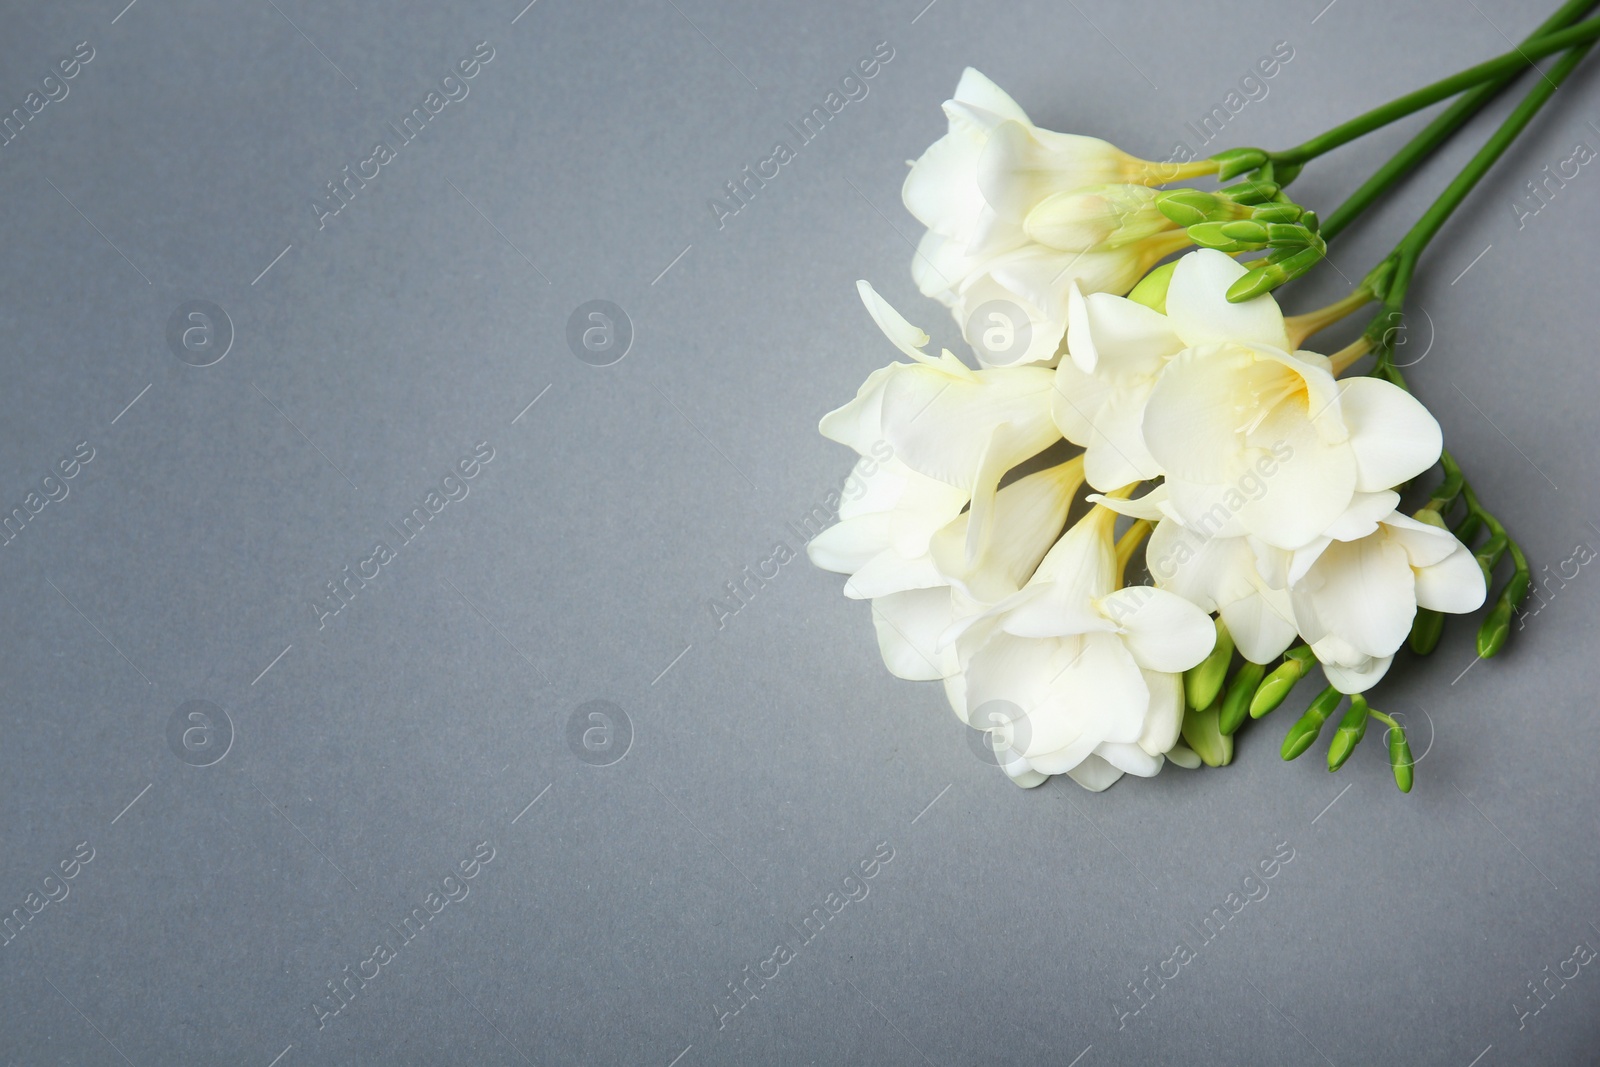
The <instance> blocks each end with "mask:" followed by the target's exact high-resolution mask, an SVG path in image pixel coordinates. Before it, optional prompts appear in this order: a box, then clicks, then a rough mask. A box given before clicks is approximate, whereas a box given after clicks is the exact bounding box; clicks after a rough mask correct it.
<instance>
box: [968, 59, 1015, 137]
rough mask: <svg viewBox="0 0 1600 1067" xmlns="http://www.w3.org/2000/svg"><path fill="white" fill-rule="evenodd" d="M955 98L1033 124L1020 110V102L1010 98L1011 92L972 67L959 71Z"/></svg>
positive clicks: (1001, 115) (999, 114)
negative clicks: (959, 75) (959, 77)
mask: <svg viewBox="0 0 1600 1067" xmlns="http://www.w3.org/2000/svg"><path fill="white" fill-rule="evenodd" d="M955 99H956V100H957V101H959V102H960V103H963V104H970V105H971V106H973V107H979V108H982V109H983V110H985V111H990V112H993V113H994V114H995V115H998V116H999V117H1000V118H1002V119H1012V120H1014V121H1016V122H1021V123H1025V124H1027V125H1029V126H1031V125H1033V123H1032V121H1031V120H1030V119H1029V118H1028V113H1027V112H1026V111H1024V110H1022V105H1021V104H1018V103H1017V102H1016V101H1015V100H1013V99H1012V98H1011V94H1009V93H1007V92H1006V91H1005V90H1004V89H1002V88H1000V86H998V85H996V84H995V83H994V82H993V81H991V80H990V79H989V78H988V77H987V76H986V75H984V74H982V73H981V72H979V71H977V70H975V69H974V68H972V67H968V68H966V69H965V70H963V71H962V72H961V80H960V81H958V82H956V91H955Z"/></svg>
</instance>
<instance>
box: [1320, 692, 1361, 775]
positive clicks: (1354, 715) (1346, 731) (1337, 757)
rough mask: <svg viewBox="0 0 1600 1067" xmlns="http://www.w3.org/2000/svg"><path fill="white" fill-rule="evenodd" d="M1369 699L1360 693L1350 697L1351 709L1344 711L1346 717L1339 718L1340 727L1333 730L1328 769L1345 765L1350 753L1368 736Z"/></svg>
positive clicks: (1329, 747)
mask: <svg viewBox="0 0 1600 1067" xmlns="http://www.w3.org/2000/svg"><path fill="white" fill-rule="evenodd" d="M1368 718H1369V716H1368V714H1367V701H1366V698H1365V697H1363V696H1362V695H1361V694H1360V693H1356V694H1354V695H1352V696H1351V697H1350V710H1349V711H1347V712H1345V713H1344V718H1342V719H1340V720H1339V727H1338V729H1336V730H1334V731H1333V740H1331V741H1329V742H1328V770H1329V771H1336V770H1338V769H1339V768H1340V767H1343V766H1344V761H1345V760H1347V759H1349V758H1350V753H1352V752H1354V751H1355V750H1356V746H1357V745H1359V744H1360V743H1361V739H1362V738H1363V737H1365V736H1367V719H1368Z"/></svg>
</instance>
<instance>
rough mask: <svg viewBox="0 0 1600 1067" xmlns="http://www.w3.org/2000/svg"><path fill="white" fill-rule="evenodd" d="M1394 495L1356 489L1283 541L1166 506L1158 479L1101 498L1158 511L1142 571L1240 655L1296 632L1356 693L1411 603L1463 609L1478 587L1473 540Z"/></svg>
mask: <svg viewBox="0 0 1600 1067" xmlns="http://www.w3.org/2000/svg"><path fill="white" fill-rule="evenodd" d="M1092 499H1093V498H1092ZM1399 502H1400V496H1399V494H1398V493H1395V492H1393V491H1390V490H1385V491H1383V492H1380V493H1357V494H1356V495H1355V499H1354V501H1353V502H1352V504H1351V506H1350V507H1349V508H1348V509H1347V510H1346V511H1345V512H1344V514H1342V515H1341V516H1339V518H1338V519H1337V520H1336V521H1335V522H1333V523H1332V524H1331V525H1329V527H1328V528H1327V529H1326V530H1325V531H1324V532H1323V534H1322V535H1321V536H1319V537H1317V538H1315V539H1314V540H1313V541H1311V543H1309V544H1307V545H1305V546H1304V547H1302V548H1299V549H1297V550H1295V551H1293V552H1289V551H1285V550H1283V549H1278V548H1274V547H1272V546H1271V545H1267V544H1265V543H1263V542H1262V541H1260V540H1259V539H1257V538H1255V537H1251V536H1248V535H1247V536H1237V537H1216V536H1208V535H1206V534H1204V533H1201V532H1199V531H1197V530H1195V529H1193V528H1191V527H1188V526H1185V525H1184V524H1183V523H1182V522H1180V521H1179V520H1177V519H1175V518H1173V517H1172V516H1171V515H1170V514H1169V513H1167V512H1168V509H1169V505H1168V504H1167V501H1166V491H1165V488H1164V487H1158V488H1157V489H1155V490H1153V491H1151V492H1150V493H1148V494H1146V495H1145V496H1143V497H1141V498H1139V499H1138V500H1136V501H1126V502H1119V501H1106V504H1107V505H1108V506H1109V507H1114V508H1116V509H1117V510H1119V511H1121V512H1123V513H1125V514H1138V515H1141V516H1143V517H1146V518H1153V519H1158V520H1159V521H1157V523H1156V527H1155V530H1154V531H1153V532H1152V533H1151V535H1150V543H1149V546H1148V547H1147V549H1146V555H1145V559H1146V562H1147V564H1148V566H1149V569H1150V573H1151V575H1152V576H1153V577H1154V578H1155V580H1156V583H1157V584H1158V586H1160V587H1161V588H1163V589H1167V590H1170V591H1171V592H1174V593H1177V594H1178V595H1180V596H1182V597H1184V598H1185V599H1188V600H1190V601H1192V602H1193V603H1194V604H1196V605H1197V606H1198V607H1200V608H1201V609H1202V610H1205V611H1216V612H1218V614H1220V615H1221V616H1222V620H1223V622H1224V624H1226V625H1227V627H1228V632H1229V634H1230V635H1231V636H1232V637H1233V639H1234V641H1235V643H1236V645H1237V647H1238V649H1239V652H1240V654H1242V655H1243V656H1244V658H1245V659H1248V660H1250V661H1252V662H1254V663H1270V662H1272V661H1273V660H1274V659H1276V658H1277V657H1278V656H1280V655H1282V654H1283V652H1284V650H1285V649H1287V648H1288V647H1289V645H1290V644H1291V643H1292V642H1293V641H1294V640H1295V638H1296V636H1298V637H1300V638H1301V639H1302V640H1304V641H1305V642H1306V643H1307V644H1308V645H1310V646H1311V651H1312V652H1313V653H1314V654H1315V655H1316V657H1317V659H1318V660H1319V661H1320V662H1321V663H1322V667H1323V672H1324V673H1325V674H1326V675H1327V678H1328V682H1329V683H1330V684H1331V685H1333V686H1334V687H1335V688H1336V689H1338V690H1340V691H1341V692H1345V693H1360V692H1365V691H1366V690H1367V689H1370V688H1371V687H1372V686H1374V685H1376V684H1377V683H1378V681H1379V680H1380V679H1381V678H1382V677H1383V676H1384V674H1385V673H1386V672H1387V671H1388V669H1389V665H1390V663H1392V662H1393V659H1394V654H1395V653H1396V652H1397V651H1398V650H1399V648H1400V645H1401V644H1402V643H1403V642H1404V641H1405V639H1406V636H1407V634H1409V633H1410V631H1411V624H1412V621H1413V620H1414V619H1415V618H1416V614H1417V609H1418V608H1429V609H1431V610H1433V611H1440V612H1445V613H1448V614H1458V615H1459V614H1466V613H1468V612H1472V611H1476V610H1477V609H1478V608H1480V607H1482V606H1483V602H1484V598H1485V596H1486V593H1487V586H1486V583H1485V580H1484V576H1483V571H1482V569H1481V568H1480V567H1479V566H1478V562H1477V560H1476V559H1475V558H1474V557H1473V555H1472V551H1471V550H1470V549H1468V548H1467V546H1466V545H1464V544H1462V543H1461V542H1460V541H1458V540H1457V539H1456V537H1455V535H1454V534H1452V533H1451V532H1450V531H1449V530H1447V529H1444V528H1443V527H1441V526H1435V525H1430V524H1428V523H1426V522H1420V521H1418V520H1417V519H1414V518H1411V517H1409V516H1407V515H1404V514H1402V513H1400V512H1399V511H1397V510H1396V505H1397V504H1399Z"/></svg>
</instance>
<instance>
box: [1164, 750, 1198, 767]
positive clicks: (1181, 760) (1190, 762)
mask: <svg viewBox="0 0 1600 1067" xmlns="http://www.w3.org/2000/svg"><path fill="white" fill-rule="evenodd" d="M1167 762H1169V763H1176V764H1177V765H1178V766H1180V767H1182V768H1184V769H1185V770H1190V771H1193V770H1198V769H1199V767H1200V757H1199V756H1197V755H1195V752H1194V749H1192V748H1190V747H1189V746H1188V745H1173V746H1172V747H1171V748H1169V749H1167Z"/></svg>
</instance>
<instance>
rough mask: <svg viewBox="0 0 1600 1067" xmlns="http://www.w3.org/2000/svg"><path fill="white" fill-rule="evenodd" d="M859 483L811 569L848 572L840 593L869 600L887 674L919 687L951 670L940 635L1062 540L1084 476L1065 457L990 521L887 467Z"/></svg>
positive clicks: (922, 480) (949, 494)
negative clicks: (858, 489)
mask: <svg viewBox="0 0 1600 1067" xmlns="http://www.w3.org/2000/svg"><path fill="white" fill-rule="evenodd" d="M863 470H868V471H869V473H867V474H866V475H864V476H863V474H862V472H863ZM856 479H859V480H860V481H862V482H864V483H865V484H866V486H867V488H866V490H865V491H864V492H863V493H861V494H860V495H859V496H858V497H855V498H848V499H846V500H845V501H844V502H843V503H841V505H840V508H839V522H838V523H836V524H835V525H833V526H830V527H829V528H828V529H826V530H824V531H823V532H822V533H820V534H818V535H817V536H816V537H815V538H813V539H812V540H811V542H810V543H809V544H808V545H807V546H806V552H807V554H808V555H809V556H810V557H811V561H812V562H813V563H815V564H816V565H817V566H819V567H822V568H823V569H825V570H831V571H839V572H842V573H845V574H849V575H850V579H849V581H847V582H846V583H845V589H844V591H845V595H846V596H848V597H852V598H856V599H862V598H871V599H872V617H873V623H874V625H875V627H876V629H877V631H878V646H879V649H880V651H882V653H883V659H884V663H885V664H886V665H887V666H888V668H889V671H890V673H892V674H894V675H896V676H897V677H900V678H907V679H910V680H913V681H922V680H932V679H937V678H945V677H948V676H949V675H951V674H953V673H955V671H956V670H957V662H956V660H955V656H954V652H953V650H949V649H941V648H940V646H939V637H940V635H941V634H943V633H944V632H945V631H946V630H947V629H949V628H950V626H951V625H953V624H954V623H955V622H957V621H958V620H960V619H962V618H965V617H968V616H971V615H975V614H978V613H980V612H982V611H983V610H984V609H985V608H987V607H988V606H989V605H991V604H993V603H995V602H997V601H999V600H1002V599H1004V598H1005V597H1007V596H1010V595H1012V594H1014V593H1016V592H1017V591H1018V590H1019V589H1021V588H1022V586H1023V584H1024V583H1026V582H1027V580H1028V578H1029V576H1030V575H1032V574H1033V572H1034V569H1035V568H1036V567H1037V566H1038V565H1039V560H1040V559H1041V558H1042V557H1043V556H1044V554H1045V552H1046V550H1048V549H1049V547H1050V545H1051V543H1052V542H1054V541H1055V539H1056V536H1057V534H1059V533H1060V531H1061V525H1062V523H1063V522H1064V521H1065V520H1066V517H1067V510H1068V509H1069V508H1070V507H1071V506H1072V498H1073V496H1074V495H1075V494H1076V493H1077V491H1078V487H1079V486H1080V485H1081V484H1082V482H1083V473H1082V463H1081V462H1080V461H1078V460H1069V461H1068V462H1066V463H1063V464H1060V465H1058V466H1055V467H1051V468H1048V469H1046V470H1042V471H1039V472H1037V473H1034V474H1030V475H1028V476H1026V477H1024V478H1019V479H1018V480H1016V481H1015V482H1012V483H1011V484H1010V485H1008V486H1006V487H1005V488H1004V489H1001V490H1000V491H999V492H998V493H997V494H996V495H995V497H994V499H993V501H992V503H990V504H989V505H987V507H989V508H990V509H991V510H992V511H993V513H994V514H993V515H992V516H991V517H988V520H987V521H985V516H983V515H982V514H981V511H982V509H983V508H984V507H985V505H974V510H973V511H967V512H963V511H962V507H963V505H964V504H965V503H966V499H967V498H966V494H965V493H964V492H962V491H961V490H959V489H955V488H953V487H951V486H948V485H945V484H944V483H943V482H940V481H937V480H936V479H933V478H927V477H924V476H922V475H919V474H917V473H916V472H914V471H911V470H909V469H908V468H906V467H905V465H904V464H899V463H896V462H894V461H893V460H889V461H886V462H883V463H881V464H878V463H874V462H873V461H871V460H869V459H865V458H864V459H863V460H862V461H861V462H860V463H858V464H857V466H856V472H855V473H854V474H853V475H852V480H856ZM975 531H983V532H982V533H981V534H979V533H975Z"/></svg>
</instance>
